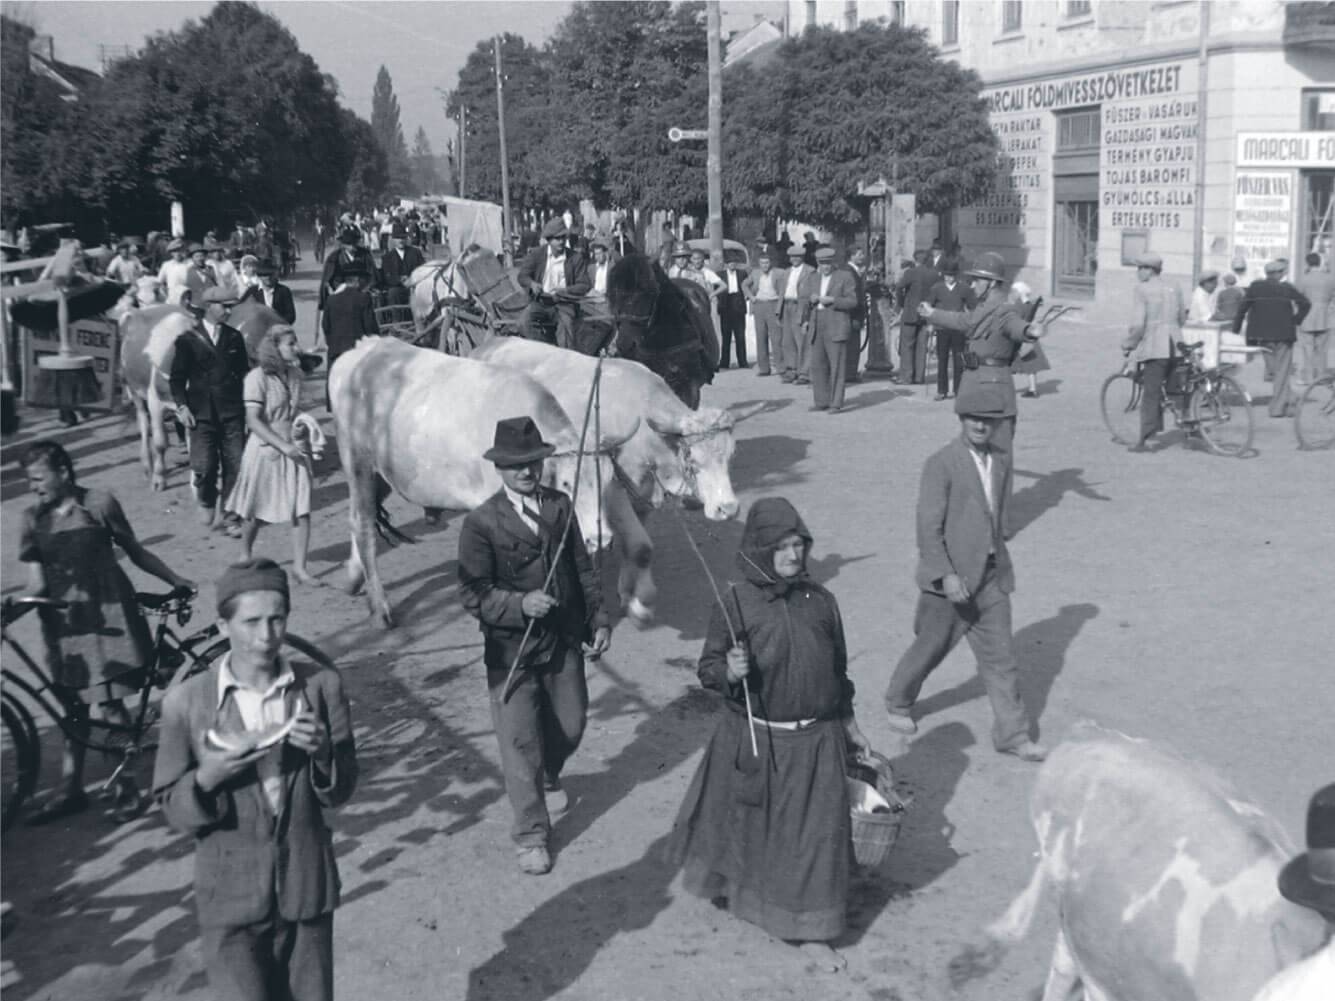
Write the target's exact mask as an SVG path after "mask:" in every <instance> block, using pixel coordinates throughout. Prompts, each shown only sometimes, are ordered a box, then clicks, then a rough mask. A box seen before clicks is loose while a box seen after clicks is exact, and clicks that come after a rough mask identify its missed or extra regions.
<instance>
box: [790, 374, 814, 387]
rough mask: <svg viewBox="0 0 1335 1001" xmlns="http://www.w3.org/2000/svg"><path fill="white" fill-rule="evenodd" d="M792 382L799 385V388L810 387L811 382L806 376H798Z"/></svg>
mask: <svg viewBox="0 0 1335 1001" xmlns="http://www.w3.org/2000/svg"><path fill="white" fill-rule="evenodd" d="M793 382H794V383H796V384H797V385H799V386H810V385H811V380H810V379H808V378H807V377H806V376H802V375H799V376H798V377H797V378H796V379H794V380H793Z"/></svg>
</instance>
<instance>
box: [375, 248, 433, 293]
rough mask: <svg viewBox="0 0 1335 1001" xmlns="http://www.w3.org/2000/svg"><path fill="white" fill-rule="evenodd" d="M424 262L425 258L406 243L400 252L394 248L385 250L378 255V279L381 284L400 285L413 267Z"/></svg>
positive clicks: (418, 266)
mask: <svg viewBox="0 0 1335 1001" xmlns="http://www.w3.org/2000/svg"><path fill="white" fill-rule="evenodd" d="M425 263H426V258H425V257H423V256H422V252H421V251H420V250H418V249H417V248H416V247H414V246H411V245H408V246H405V247H404V248H403V253H402V254H400V253H399V252H398V251H397V250H395V249H394V248H392V247H391V248H390V249H389V250H386V251H385V252H384V254H382V255H381V257H380V281H381V284H383V285H389V286H395V285H402V284H403V283H404V282H405V281H406V280H407V279H408V277H409V276H410V275H412V273H413V270H414V269H415V268H420V267H421V266H422V265H423V264H425Z"/></svg>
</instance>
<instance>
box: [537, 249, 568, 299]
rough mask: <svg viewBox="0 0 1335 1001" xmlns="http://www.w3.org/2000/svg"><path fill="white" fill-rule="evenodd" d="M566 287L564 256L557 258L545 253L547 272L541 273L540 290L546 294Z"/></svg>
mask: <svg viewBox="0 0 1335 1001" xmlns="http://www.w3.org/2000/svg"><path fill="white" fill-rule="evenodd" d="M565 287H566V255H565V254H562V255H561V256H559V257H557V256H556V255H554V254H553V253H552V252H551V251H550V250H549V251H547V270H546V271H544V272H543V273H542V290H543V291H544V292H546V293H548V294H550V293H552V292H557V291H559V290H561V289H563V288H565Z"/></svg>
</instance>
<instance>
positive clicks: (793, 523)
mask: <svg viewBox="0 0 1335 1001" xmlns="http://www.w3.org/2000/svg"><path fill="white" fill-rule="evenodd" d="M789 535H800V536H801V537H802V541H804V542H805V543H806V544H807V547H808V548H810V546H811V533H810V532H809V531H807V526H806V523H805V522H804V521H802V516H801V515H800V514H798V513H797V508H795V507H793V505H792V504H790V503H788V501H787V499H786V498H783V497H762V498H760V500H758V501H756V502H755V503H754V504H752V505H751V510H750V511H748V512H747V513H746V527H745V528H744V529H742V545H741V548H740V549H739V550H738V551H737V566H738V568H739V569H740V570H741V571H742V573H743V574H744V575H745V577H746V579H747V580H749V581H750V582H751V583H752V584H755V585H756V586H757V587H760V588H765V589H766V590H768V591H770V593H771V594H772V595H773V596H774V597H778V596H780V595H782V594H786V593H787V592H788V589H789V587H791V586H792V585H793V584H794V583H796V582H797V581H799V580H801V579H802V578H803V577H805V576H806V566H805V564H804V565H803V568H802V573H800V574H798V576H797V577H795V578H793V579H792V580H784V579H783V578H782V577H779V576H778V575H776V574H775V573H774V553H775V552H776V551H777V550H778V548H779V543H780V542H782V541H783V539H784V538H785V537H786V536H789Z"/></svg>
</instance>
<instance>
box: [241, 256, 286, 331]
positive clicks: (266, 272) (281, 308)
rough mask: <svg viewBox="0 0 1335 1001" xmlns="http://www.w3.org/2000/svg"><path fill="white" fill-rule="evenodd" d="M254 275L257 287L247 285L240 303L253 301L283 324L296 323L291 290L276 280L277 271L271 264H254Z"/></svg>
mask: <svg viewBox="0 0 1335 1001" xmlns="http://www.w3.org/2000/svg"><path fill="white" fill-rule="evenodd" d="M255 275H256V277H258V278H259V284H258V285H251V284H249V283H247V285H246V291H245V292H244V293H243V294H242V296H241V301H242V302H245V301H246V300H247V299H253V300H254V301H255V302H260V303H263V304H264V305H266V306H268V307H269V308H270V309H272V310H273V311H274V312H275V313H277V314H278V315H279V316H281V317H282V318H283V322H284V323H287V324H292V323H296V322H297V304H296V303H295V302H294V301H293V299H292V290H291V289H290V288H288V287H287V286H286V285H284V284H283V283H282V282H280V281H279V280H278V269H277V268H275V267H274V266H273V265H272V264H256V265H255Z"/></svg>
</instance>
